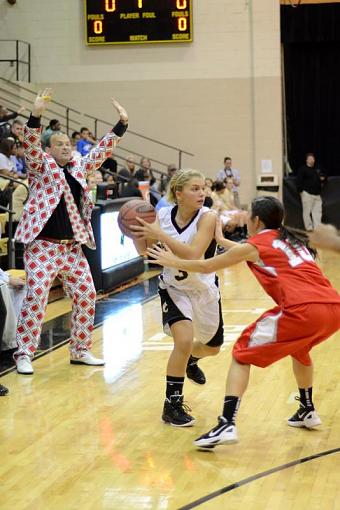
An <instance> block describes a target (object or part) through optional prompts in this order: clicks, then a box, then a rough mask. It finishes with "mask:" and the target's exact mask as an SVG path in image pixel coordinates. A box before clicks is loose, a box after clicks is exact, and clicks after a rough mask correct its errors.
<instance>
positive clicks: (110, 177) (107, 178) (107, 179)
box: [104, 170, 116, 183]
mask: <svg viewBox="0 0 340 510" xmlns="http://www.w3.org/2000/svg"><path fill="white" fill-rule="evenodd" d="M104 173H105V170H104ZM104 182H110V183H112V182H116V181H115V178H114V177H113V175H111V174H105V176H104Z"/></svg>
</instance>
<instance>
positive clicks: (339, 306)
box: [148, 197, 340, 448]
mask: <svg viewBox="0 0 340 510" xmlns="http://www.w3.org/2000/svg"><path fill="white" fill-rule="evenodd" d="M283 218H284V209H283V206H282V204H281V202H280V201H279V200H278V199H276V198H274V197H259V198H256V199H255V200H253V202H252V205H251V212H250V214H249V218H248V232H249V234H250V238H249V239H248V240H247V241H246V242H245V243H243V244H236V243H231V242H230V241H227V240H225V239H224V238H223V237H222V235H221V231H218V230H217V232H216V241H217V242H218V243H219V244H221V245H224V246H225V247H226V248H230V249H229V250H228V251H227V253H224V254H222V255H218V256H217V257H214V258H212V259H209V260H181V259H179V258H178V257H176V256H175V255H173V254H172V253H171V252H170V250H168V249H167V248H166V249H161V248H159V247H153V248H149V250H148V253H149V256H150V257H152V259H153V261H154V262H156V263H158V264H160V265H163V266H167V267H173V268H178V269H181V270H185V271H189V272H190V271H194V272H200V273H205V272H207V273H208V272H212V271H217V270H219V269H222V268H225V267H229V266H232V265H234V264H237V263H238V262H242V261H245V262H247V264H248V267H249V269H250V270H251V271H252V272H253V274H254V275H255V277H256V278H257V280H258V281H259V283H260V285H261V286H262V287H263V288H264V290H265V291H266V292H267V294H269V296H270V297H271V298H272V299H273V300H274V301H275V302H276V306H275V307H274V308H272V309H271V310H268V311H267V312H265V313H264V314H262V315H261V316H260V317H259V318H258V319H257V320H256V321H255V322H254V323H252V324H250V325H249V326H248V327H247V328H246V329H245V330H244V331H243V332H242V333H241V335H240V337H239V338H238V340H237V341H236V343H235V345H234V348H233V353H232V354H233V357H232V362H231V366H230V369H229V373H228V377H227V383H226V396H225V399H224V407H223V413H222V416H220V417H219V419H218V424H217V425H216V426H215V427H214V428H213V429H212V430H210V431H209V432H207V433H206V434H203V435H202V436H201V437H199V438H198V439H196V441H194V444H195V445H196V446H198V447H201V448H214V447H215V446H216V445H219V444H227V443H234V442H236V441H237V440H238V438H237V430H236V426H235V419H236V415H237V411H238V408H239V405H240V401H241V397H242V395H243V394H244V392H245V390H246V388H247V385H248V381H249V374H250V366H251V365H256V366H259V367H267V366H268V365H270V364H272V363H274V362H275V361H278V360H279V359H281V358H284V357H285V356H288V355H290V356H291V357H292V362H293V372H294V376H295V379H296V382H297V385H298V388H299V393H300V397H297V398H298V400H299V401H300V407H299V409H298V411H297V412H296V413H295V414H294V415H293V416H292V417H291V418H290V419H289V420H288V425H290V426H292V427H306V428H313V427H316V426H317V425H320V424H321V420H320V418H319V416H318V415H317V413H316V411H315V408H314V404H313V400H312V387H313V364H312V360H311V358H310V355H309V352H310V350H311V349H312V347H314V346H315V345H317V344H318V343H320V342H322V341H324V340H326V339H327V338H328V337H329V336H330V335H332V334H333V333H335V332H336V331H337V330H338V329H339V328H340V296H339V294H338V293H337V292H336V290H335V289H333V287H332V286H331V284H330V283H329V281H328V280H327V278H325V277H324V276H323V274H322V273H321V271H320V269H319V267H318V266H317V265H316V263H315V262H314V256H315V252H314V251H313V250H312V249H310V248H309V247H308V242H307V238H305V237H302V236H301V235H298V234H296V233H294V231H292V230H290V229H288V228H286V227H284V226H283V224H282V221H283Z"/></svg>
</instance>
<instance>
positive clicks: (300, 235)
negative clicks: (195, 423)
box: [251, 196, 317, 258]
mask: <svg viewBox="0 0 340 510" xmlns="http://www.w3.org/2000/svg"><path fill="white" fill-rule="evenodd" d="M255 216H258V218H259V219H260V220H261V221H262V223H263V224H264V225H265V227H266V228H269V229H276V230H278V231H279V239H282V240H284V241H288V242H289V243H290V244H291V245H292V246H293V247H299V246H301V245H302V246H305V247H306V248H307V249H308V251H309V252H310V253H311V254H312V255H313V257H314V258H315V257H316V255H317V252H316V250H314V249H313V248H311V247H310V246H309V239H308V236H307V234H306V233H305V232H304V231H302V230H298V229H294V228H291V227H286V226H285V225H283V221H284V208H283V205H282V203H281V202H280V200H278V199H277V198H275V197H271V196H265V197H258V198H255V199H254V200H253V201H252V204H251V217H252V218H255Z"/></svg>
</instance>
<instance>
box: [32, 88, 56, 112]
mask: <svg viewBox="0 0 340 510" xmlns="http://www.w3.org/2000/svg"><path fill="white" fill-rule="evenodd" d="M51 99H52V89H50V88H47V89H44V90H39V92H38V95H37V97H36V98H35V100H34V103H33V108H32V115H33V116H34V117H40V116H41V115H42V114H43V113H44V111H45V110H46V108H47V105H48V103H49V102H50V101H51Z"/></svg>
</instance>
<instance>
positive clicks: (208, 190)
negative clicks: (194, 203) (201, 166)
mask: <svg viewBox="0 0 340 510" xmlns="http://www.w3.org/2000/svg"><path fill="white" fill-rule="evenodd" d="M213 186H214V181H213V180H212V179H210V177H206V178H205V186H204V191H205V199H204V206H205V207H209V209H210V208H211V207H212V206H213V199H212V198H211V194H212V188H213Z"/></svg>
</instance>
